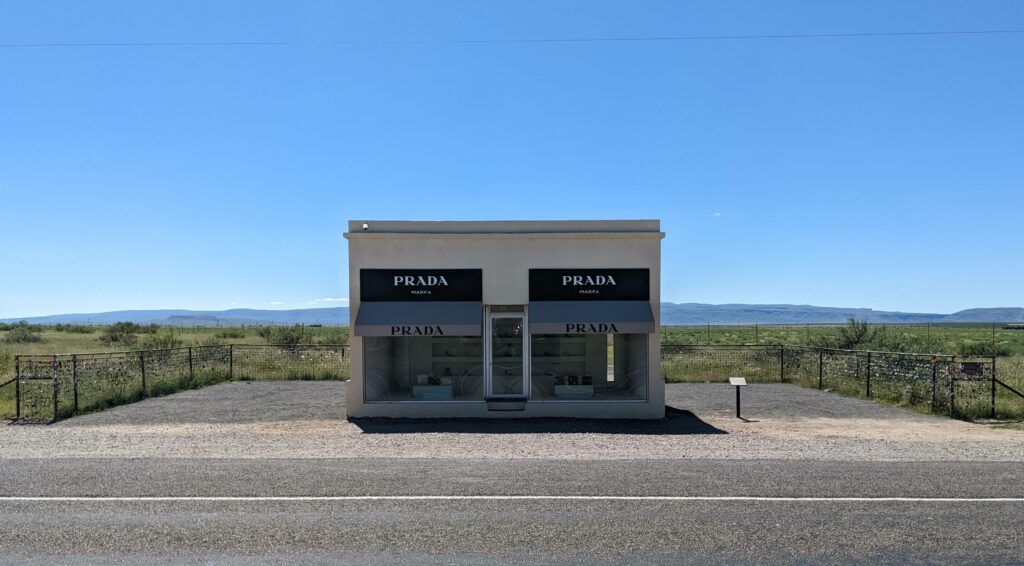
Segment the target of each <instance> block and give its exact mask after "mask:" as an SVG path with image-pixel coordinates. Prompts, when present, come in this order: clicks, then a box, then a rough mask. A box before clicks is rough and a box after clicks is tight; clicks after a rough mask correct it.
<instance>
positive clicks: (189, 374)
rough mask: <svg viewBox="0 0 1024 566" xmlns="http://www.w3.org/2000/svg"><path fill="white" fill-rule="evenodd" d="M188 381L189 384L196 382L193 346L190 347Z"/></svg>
mask: <svg viewBox="0 0 1024 566" xmlns="http://www.w3.org/2000/svg"><path fill="white" fill-rule="evenodd" d="M188 380H189V382H192V381H193V380H195V373H194V372H193V370H192V346H189V347H188Z"/></svg>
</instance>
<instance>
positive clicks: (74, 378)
mask: <svg viewBox="0 0 1024 566" xmlns="http://www.w3.org/2000/svg"><path fill="white" fill-rule="evenodd" d="M71 392H72V395H73V397H74V407H75V409H74V410H75V412H74V413H73V414H75V415H77V414H78V354H71Z"/></svg>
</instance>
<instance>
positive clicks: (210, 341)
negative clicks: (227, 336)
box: [192, 333, 225, 346]
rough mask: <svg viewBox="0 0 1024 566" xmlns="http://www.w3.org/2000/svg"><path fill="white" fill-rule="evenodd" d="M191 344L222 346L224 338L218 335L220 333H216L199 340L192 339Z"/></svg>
mask: <svg viewBox="0 0 1024 566" xmlns="http://www.w3.org/2000/svg"><path fill="white" fill-rule="evenodd" d="M192 344H193V345H195V346H223V345H224V344H225V342H224V339H223V338H221V337H220V333H218V334H215V335H210V336H207V337H205V338H203V339H201V340H198V339H197V340H193V341H192Z"/></svg>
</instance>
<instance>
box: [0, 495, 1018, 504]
mask: <svg viewBox="0 0 1024 566" xmlns="http://www.w3.org/2000/svg"><path fill="white" fill-rule="evenodd" d="M78 501H84V502H124V503H134V502H138V503H146V502H203V501H227V502H232V501H237V502H275V501H284V502H287V501H298V502H302V501H666V502H673V501H764V502H796V503H804V502H808V503H815V502H834V503H891V502H907V503H1024V497H772V496H748V495H725V496H711V495H708V496H704V495H682V496H673V495H284V496H270V495H268V496H145V495H143V496H128V497H119V496H111V497H108V496H59V495H58V496H0V503H3V502H44V503H45V502H56V503H60V502H78Z"/></svg>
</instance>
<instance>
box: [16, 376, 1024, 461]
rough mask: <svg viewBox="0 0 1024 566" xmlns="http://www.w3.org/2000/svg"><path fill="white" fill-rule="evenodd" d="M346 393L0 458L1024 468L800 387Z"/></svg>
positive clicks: (943, 425) (320, 389)
mask: <svg viewBox="0 0 1024 566" xmlns="http://www.w3.org/2000/svg"><path fill="white" fill-rule="evenodd" d="M345 386H346V384H345V383H343V382H238V383H226V384H221V385H217V386H213V387H209V388H206V389H201V390H195V391H188V392H183V393H179V394H176V395H171V396H168V397H162V398H157V399H148V400H146V401H142V402H139V403H135V404H133V405H127V406H122V407H117V408H114V409H111V410H108V411H104V412H101V413H96V414H92V415H85V416H81V417H76V418H73V419H69V420H67V421H63V422H60V423H57V424H55V425H51V426H38V425H34V426H25V425H14V426H5V427H0V445H2V446H3V447H4V448H3V451H2V454H0V458H48V457H187V458H458V459H463V458H479V459H537V458H543V459H553V460H597V459H606V460H622V459H694V458H718V459H810V460H832V461H835V460H847V461H946V460H951V461H1024V432H1022V431H1014V430H1006V429H995V428H992V427H989V426H986V425H979V424H971V423H965V422H961V421H955V420H951V419H948V418H945V417H939V416H934V415H924V414H918V413H914V412H911V411H907V410H902V409H896V408H892V407H887V406H883V405H879V404H876V403H872V402H870V401H863V400H858V399H852V398H848V397H842V396H839V395H835V394H831V393H827V392H820V391H815V390H811V389H805V388H801V387H797V386H793V385H772V384H764V385H751V386H749V387H747V388H746V389H745V390H744V392H743V395H744V416H745V417H747V418H748V419H749V421H748V422H744V421H740V420H737V419H736V418H734V416H733V411H734V407H733V403H734V393H733V389H732V388H731V387H730V386H728V385H720V384H686V383H684V384H669V385H668V386H667V388H666V398H667V404H668V405H669V406H670V407H672V408H673V409H672V410H670V411H669V416H668V418H666V419H665V420H662V421H588V420H579V419H528V420H524V421H513V420H499V419H493V420H492V419H487V420H481V421H467V420H459V421H453V420H404V419H392V420H387V419H366V420H359V421H357V422H350V421H347V420H345V408H344V398H345Z"/></svg>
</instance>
